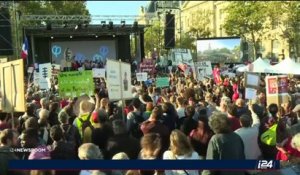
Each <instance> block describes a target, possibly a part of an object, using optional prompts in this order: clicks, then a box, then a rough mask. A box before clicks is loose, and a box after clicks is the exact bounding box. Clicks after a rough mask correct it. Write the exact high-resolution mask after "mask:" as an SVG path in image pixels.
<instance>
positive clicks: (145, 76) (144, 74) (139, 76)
mask: <svg viewBox="0 0 300 175" xmlns="http://www.w3.org/2000/svg"><path fill="white" fill-rule="evenodd" d="M147 79H148V73H147V72H139V73H136V80H137V81H147Z"/></svg>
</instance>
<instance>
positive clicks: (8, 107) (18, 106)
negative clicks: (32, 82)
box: [0, 59, 25, 113]
mask: <svg viewBox="0 0 300 175" xmlns="http://www.w3.org/2000/svg"><path fill="white" fill-rule="evenodd" d="M0 72H1V74H0V75H1V79H0V81H1V110H2V111H3V112H8V113H13V112H15V111H16V112H25V94H24V92H25V91H24V63H23V59H19V60H15V61H10V62H7V63H1V64H0Z"/></svg>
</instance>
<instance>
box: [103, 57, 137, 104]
mask: <svg viewBox="0 0 300 175" xmlns="http://www.w3.org/2000/svg"><path fill="white" fill-rule="evenodd" d="M106 68H107V69H106V70H107V77H106V80H107V90H108V96H109V99H111V100H119V99H128V98H132V91H131V66H130V64H127V63H123V62H120V61H114V60H107V66H106Z"/></svg>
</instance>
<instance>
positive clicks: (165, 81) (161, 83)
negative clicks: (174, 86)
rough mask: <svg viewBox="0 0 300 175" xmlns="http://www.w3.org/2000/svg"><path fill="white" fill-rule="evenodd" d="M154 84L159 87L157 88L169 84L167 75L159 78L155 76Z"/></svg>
mask: <svg viewBox="0 0 300 175" xmlns="http://www.w3.org/2000/svg"><path fill="white" fill-rule="evenodd" d="M155 85H156V87H159V88H163V87H168V86H170V84H169V77H159V78H156V81H155Z"/></svg>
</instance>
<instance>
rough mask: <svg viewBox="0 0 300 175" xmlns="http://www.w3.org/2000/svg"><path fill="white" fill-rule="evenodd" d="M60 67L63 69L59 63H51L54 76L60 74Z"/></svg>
mask: <svg viewBox="0 0 300 175" xmlns="http://www.w3.org/2000/svg"><path fill="white" fill-rule="evenodd" d="M60 69H61V67H60V65H59V64H52V65H51V75H52V76H56V75H58V74H59V72H60Z"/></svg>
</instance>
